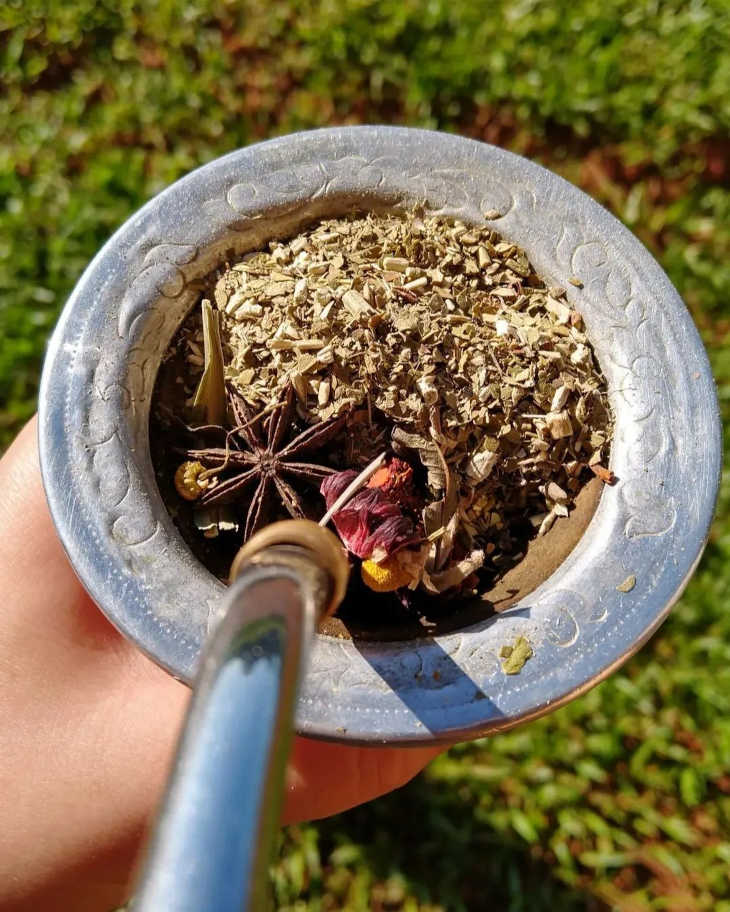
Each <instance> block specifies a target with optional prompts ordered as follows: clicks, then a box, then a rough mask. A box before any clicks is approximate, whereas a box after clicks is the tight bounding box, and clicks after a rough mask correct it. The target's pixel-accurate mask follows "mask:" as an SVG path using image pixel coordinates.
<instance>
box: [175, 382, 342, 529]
mask: <svg viewBox="0 0 730 912" xmlns="http://www.w3.org/2000/svg"><path fill="white" fill-rule="evenodd" d="M228 395H229V403H230V406H231V411H232V413H233V418H234V422H235V425H234V427H233V429H232V430H231V431H229V432H227V446H226V448H222V447H208V448H204V449H188V450H185V455H186V457H187V458H188V459H193V460H197V461H198V462H201V463H202V464H203V465H204V466H206V467H208V468H215V467H218V466H219V467H220V474H219V477H223V480H222V481H219V482H218V484H216V485H214V486H212V487H210V488H209V489H208V490H207V491H206V492H205V493H204V494H203V496H202V497H201V498H200V499H199V500H198V504H199V505H200V506H201V507H215V506H221V505H223V504H230V503H236V502H240V501H244V502H245V500H246V499H247V498H246V494H247V493H248V492H249V491H250V490H251V488H254V490H253V493H252V494H251V497H250V501H249V506H248V510H247V513H246V523H245V526H244V531H243V540H244V541H246V540H247V539H248V538H249V537H250V536H251V535H252V534H253V533H254V532H255V531H256V530H257V529H258V528H259V526H261V525H262V524H263V523H264V521H265V519H266V516H267V513H268V509H267V508H268V507H270V506H271V499H272V497H274V496H275V495H276V494H278V496H279V498H280V500H281V503H282V504H283V506H284V507H285V508H286V510H287V511H288V512H289V514H290V515H291V516H292V517H294V518H295V519H299V518H301V517H303V516H305V507H304V501H303V499H302V497H301V495H300V494H299V493H298V492H297V491H296V490H295V488H294V487H293V486H292V483H291V482H296V481H305V482H309V483H310V484H312V485H314V486H315V487H317V488H318V487H319V485H320V483H321V482H322V479H324V478H326V477H327V476H328V475H331V474H332V473H333V472H335V471H336V470H335V469H333V468H330V467H329V466H325V465H320V464H318V463H315V462H310V461H309V459H308V457H311V456H313V455H314V454H316V453H317V452H318V451H319V450H321V449H322V447H323V446H324V445H325V444H327V443H329V441H330V440H332V438H333V437H334V436H335V435H336V434H337V433H338V432H339V431H340V429H341V428H342V426H343V424H344V421H345V416H344V415H343V416H340V417H339V418H333V419H331V420H329V421H320V422H319V423H318V424H315V425H312V426H311V427H308V428H306V429H305V430H303V431H302V432H301V433H299V434H297V435H296V436H295V437H294V438H293V439H291V440H290V441H289V442H288V443H286V444H285V443H284V441H285V440H286V438H287V437H288V436H290V435H291V429H292V421H293V418H294V405H295V400H294V390H293V388H292V387H291V386H289V388H288V390H287V392H286V396H285V399H284V401H283V402H282V403H280V405H279V406H277V408H276V409H275V410H274V411H273V412H272V413H271V414H270V415H269V416H268V418H266V419H263V418H260V417H259V418H256V417H255V416H254V415H253V413H252V412H251V410H250V408H249V406H248V404H247V403H246V401H245V400H244V399H243V397H242V396H241V395H240V394H239V393H238V392H237V391H236V390H235V389H233V388H232V387H231V388H229V389H228ZM200 430H201V431H205V432H206V433H209V432H210V431H211V430H212V428H211V427H210V426H208V427H206V428H201V429H200ZM220 430H224V429H223V428H221V429H220ZM254 486H255V487H254Z"/></svg>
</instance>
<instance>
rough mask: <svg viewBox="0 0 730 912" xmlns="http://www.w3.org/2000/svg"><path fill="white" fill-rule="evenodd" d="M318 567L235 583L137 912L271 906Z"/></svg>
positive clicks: (248, 575) (254, 572)
mask: <svg viewBox="0 0 730 912" xmlns="http://www.w3.org/2000/svg"><path fill="white" fill-rule="evenodd" d="M310 564H311V562H310ZM312 569H315V570H316V568H311V566H310V578H309V581H308V580H307V574H302V573H301V572H298V571H297V568H296V567H295V566H292V564H291V563H287V562H282V563H280V564H279V563H269V564H263V565H256V564H252V565H250V566H247V567H245V568H244V569H243V570H242V572H241V575H240V576H239V578H238V579H237V580H236V581H235V583H234V584H233V585H232V586H231V588H230V589H229V591H228V593H227V595H226V604H225V606H224V607H225V617H224V618H223V620H222V621H221V623H220V625H219V627H218V629H217V630H216V631H215V633H214V635H213V637H212V641H211V643H210V645H209V647H208V648H207V650H206V653H205V655H204V658H203V661H202V666H201V670H200V674H199V678H198V683H197V686H196V688H195V693H194V696H193V699H192V704H191V708H190V711H189V715H188V719H187V723H186V726H185V730H184V733H183V736H182V740H181V743H180V748H179V752H178V758H177V762H176V765H175V769H174V771H173V774H172V778H171V782H170V785H169V787H168V792H167V796H166V799H165V802H164V806H163V810H162V814H161V816H160V820H159V823H158V827H157V832H156V835H155V837H154V841H153V843H152V847H151V851H150V855H149V858H148V862H147V866H146V869H145V873H144V875H143V878H142V881H141V884H140V887H139V890H138V893H137V899H136V901H135V904H134V909H135V910H137V912H234V910H235V912H240V910H242V909H255V910H258V909H262V908H264V907H265V906H266V894H267V866H268V863H269V855H270V851H271V846H272V841H273V838H274V835H275V832H276V829H277V828H278V825H279V811H280V804H281V794H282V785H283V777H284V773H285V768H286V761H287V758H288V754H289V747H290V741H291V729H292V716H293V710H294V701H295V699H296V692H297V684H298V680H299V675H300V671H301V668H302V666H303V664H304V660H305V658H306V654H307V652H308V647H309V642H310V640H311V637H312V634H313V632H314V625H315V618H316V615H317V614H318V611H317V607H318V606H317V605H316V604H315V602H316V601H317V593H318V592H319V593H321V592H323V591H324V590H323V588H322V587H321V586H320V588H319V589H318V588H317V586H312V585H311V582H312V579H311V572H312ZM320 583H321V580H320Z"/></svg>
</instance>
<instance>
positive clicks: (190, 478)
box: [175, 462, 208, 500]
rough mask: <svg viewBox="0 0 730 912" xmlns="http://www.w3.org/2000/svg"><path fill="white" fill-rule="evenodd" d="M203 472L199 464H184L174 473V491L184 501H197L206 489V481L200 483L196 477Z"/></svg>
mask: <svg viewBox="0 0 730 912" xmlns="http://www.w3.org/2000/svg"><path fill="white" fill-rule="evenodd" d="M204 471H205V467H204V466H203V464H202V463H200V462H184V463H183V464H182V465H181V466H180V467H179V468H178V470H177V472H175V490H176V491H177V493H178V494H179V495H180V497H184V498H185V500H197V499H198V498H199V497H200V495H201V494H202V493H203V491H205V489H206V488H207V487H208V479H207V478H205V479H203V480H201V481H199V480H198V476H199V475H200V473H201V472H204Z"/></svg>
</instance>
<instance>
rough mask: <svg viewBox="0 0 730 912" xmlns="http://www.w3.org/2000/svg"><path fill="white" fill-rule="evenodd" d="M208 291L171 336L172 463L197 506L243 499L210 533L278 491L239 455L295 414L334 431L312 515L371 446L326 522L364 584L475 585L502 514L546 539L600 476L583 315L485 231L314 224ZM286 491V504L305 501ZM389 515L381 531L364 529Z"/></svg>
mask: <svg viewBox="0 0 730 912" xmlns="http://www.w3.org/2000/svg"><path fill="white" fill-rule="evenodd" d="M571 281H573V282H574V283H575V281H578V280H572V279H571ZM209 297H210V298H211V299H212V301H211V303H208V301H205V302H204V312H203V321H202V323H201V320H200V317H199V316H198V315H195V316H193V317H191V318H190V320H189V321H188V323H187V324H186V326H185V327H184V328H183V331H182V335H181V337H180V338H181V343H180V344H181V345H182V348H183V352H184V356H185V360H186V368H187V370H188V371H189V374H190V376H189V377H188V378H187V380H186V382H188V387H187V388H188V390H190V391H191V394H190V396H189V398H188V400H187V402H186V410H187V413H186V414H185V415H183V416H179V417H181V418H182V419H184V422H187V427H188V431H187V432H186V433H187V434H188V439H187V440H186V442H185V445H184V446H183V447H182V448H181V450H180V452H181V455H182V456H184V457H186V458H187V460H188V462H187V463H185V464H184V466H181V468H180V471H181V473H182V475H185V472H187V473H188V476H190V477H191V478H197V477H198V476H199V475H201V474H202V476H203V482H202V483H201V484H202V486H201V489H200V492H199V493H200V498H201V504H202V505H203V506H205V505H213V504H215V505H220V504H235V503H237V502H238V501H239V500H240V502H241V505H243V506H244V507H245V509H243V512H242V513H240V514H239V516H238V519H236V515H235V514H233V515H232V516H231V515H230V514H229V515H227V519H226V521H227V522H228V523H229V524H228V525H227V526H225V527H221V529H222V528H230V527H231V523H232V525H233V526H234V527H235V526H236V525H240V527H241V528H244V527H245V534H246V535H248V534H250V532H251V531H253V529H254V528H255V526H256V522H258V521H259V520H258V519H256V517H254V519H255V520H256V521H254V520H252V518H251V503H252V498H253V501H254V502H257V501H256V498H258V499H259V500H260V499H261V497H262V496H263V493H269V488H268V487H267V485H269V484H270V485H271V491H274V490H278V491H279V494H281V490H282V486H281V479H280V478H278V477H274V475H272V476H271V478H270V479H269V480H268V481H267V480H266V478H267V476H266V475H265V473H264V475H261V473H260V472H259V473H258V474H257V472H254V471H253V469H252V466H254V463H255V464H256V466H258V465H259V462H260V459H261V458H263V457H260V455H255V456H254V455H251V454H252V453H254V454H264V453H265V452H266V446H265V442H266V441H267V440H268V441H271V440H272V439H273V438H276V440H275V442H276V444H277V446H278V445H279V444H280V441H283V440H284V439H285V431H286V428H285V427H284V424H287V423H291V422H292V421H295V423H296V424H297V428H296V430H297V432H298V433H299V434H300V435H301V434H302V433H304V434H305V435H306V433H307V428H308V427H312V426H317V427H321V428H322V429H324V435H322V434H321V433H320V436H321V438H322V441H324V442H326V443H331V441H333V440H334V442H333V443H331V451H330V454H329V455H330V456H331V459H329V460H327V459H325V462H328V463H329V465H328V466H327V467H326V470H325V468H323V467H321V466H319V467H318V468H317V472H316V473H315V476H316V479H317V481H318V483H321V489H322V496H320V497H319V500H318V502H317V501H316V498H315V502H314V507H313V509H314V512H315V513H316V511H317V510H319V513H320V515H321V514H322V513H323V512H324V509H325V503H326V505H327V506H328V507H329V506H331V504H332V503H333V501H334V499H335V497H336V495H337V493H338V492H341V491H342V490H343V488H344V487H345V486H346V484H347V483H348V481H351V480H352V478H353V477H354V476H355V475H357V473H358V471H359V470H361V469H362V467H363V466H364V465H366V464H367V463H368V462H369V461H370V460H372V459H373V457H375V456H377V455H378V454H380V453H383V452H385V454H386V457H387V458H385V460H384V462H383V465H382V466H381V468H380V469H379V475H375V476H373V478H372V479H371V480H370V481H369V482H368V484H367V487H365V488H364V489H363V490H361V491H360V492H358V493H356V494H355V495H354V497H353V499H352V500H351V501H350V502H349V503H348V504H347V506H346V508H343V509H342V510H340V511H339V512H336V513H335V515H334V517H333V519H334V523H335V528H336V529H337V531H338V532H339V533H340V535H341V537H342V538H343V541H344V542H345V544H346V545H347V546H348V548H349V549H350V551H351V552H352V553H353V554H355V555H357V556H358V557H360V558H361V559H362V560H363V566H362V577H363V580H365V582H366V583H367V584H368V585H369V586H370V587H371V588H373V589H375V590H376V591H386V590H388V589H399V588H410V589H415V588H417V587H420V588H422V589H425V590H426V591H428V592H431V593H442V592H448V591H458V590H460V589H463V588H464V587H465V586H466V587H470V588H472V589H474V588H476V589H478V587H479V574H480V573H483V572H484V571H485V570H489V571H490V572H491V573H492V574H494V572H495V571H497V570H498V569H499V567H500V562H503V561H505V560H514V559H515V558H517V557H519V553H518V551H519V548H520V547H522V544H523V541H524V536H523V537H520V536H518V535H516V534H515V531H514V530H515V528H516V526H515V524H516V523H517V524H518V525H519V524H521V525H522V527H524V525H525V523H526V522H529V523H530V524H531V526H532V527H533V528H534V529H535V530H536V532H537V534H544V533H545V532H547V531H548V530H549V529H550V527H551V526H552V525H553V523H554V522H555V521H556V519H559V518H560V517H566V516H568V513H569V510H570V507H571V504H572V503H573V500H574V497H575V495H576V494H577V492H578V490H579V489H580V487H581V486H582V484H583V483H584V482H585V480H586V478H588V477H592V474H595V475H598V476H599V477H600V478H601V479H602V480H604V481H606V482H610V481H611V480H612V476H611V473H610V471H609V469H608V468H606V465H607V460H608V452H609V446H610V439H611V430H612V424H611V414H610V411H609V408H608V405H607V400H606V386H605V381H604V379H603V377H602V375H601V373H600V371H599V370H598V367H597V365H596V362H595V360H594V356H593V352H592V349H591V346H590V344H589V342H588V339H587V338H586V335H585V331H584V327H583V321H582V318H581V315H580V313H579V312H578V311H577V310H575V309H574V308H573V307H572V306H571V304H570V303H569V302H568V300H567V299H566V295H565V292H564V290H562V289H560V288H553V287H549V286H547V285H546V284H545V282H544V281H543V280H542V279H541V278H540V277H539V276H538V275H537V274H536V273H535V271H534V269H533V267H532V266H531V264H530V262H529V261H528V259H527V256H526V254H525V253H524V251H522V250H521V249H520V248H519V247H517V246H516V245H514V244H512V243H509V242H507V241H505V240H503V239H502V238H501V237H500V236H499V235H498V234H496V233H495V232H494V231H491V230H490V229H489V228H487V227H480V226H473V225H465V224H462V223H460V222H450V221H446V220H444V219H438V218H431V217H425V216H423V215H420V214H410V215H407V216H405V217H396V216H387V217H386V216H378V215H374V214H369V215H365V216H351V217H343V218H337V219H329V220H326V221H322V222H319V223H317V224H315V225H313V226H311V227H310V228H308V229H306V230H304V231H302V232H301V233H300V234H299V235H297V236H296V237H295V238H293V239H291V240H286V241H278V240H277V241H273V242H271V243H270V244H269V246H268V249H266V250H260V251H256V252H253V253H250V254H247V255H246V256H244V257H243V259H242V260H241V262H237V263H234V264H233V265H231V266H228V267H226V268H225V269H223V270H221V272H220V273H219V274H218V276H217V277H216V279H215V281H214V285H213V286H212V287H211V290H210V293H209ZM213 305H214V306H213ZM216 312H217V313H216ZM204 334H205V335H206V336H207V338H206V340H205V345H204V346H201V343H202V342H203V341H204V340H203V335H204ZM218 349H219V350H220V356H219V357H220V358H222V361H223V365H224V369H223V371H220V369H218V370H217V371H216V370H214V366H213V364H212V360H211V357H212V356H211V353H212V352H215V351H216V350H218ZM213 360H215V359H213ZM204 368H205V371H204ZM219 368H220V365H219ZM201 373H202V374H203V377H202V380H201ZM193 382H194V383H195V384H197V389H196V390H195V394H194V395H193V394H192V387H191V385H190V384H191V383H193ZM211 391H212V392H211ZM221 397H224V399H225V402H224V404H223V407H222V408H221V404H220V403H221V401H223V399H221ZM216 399H217V400H218V404H217V405H216V406H213V411H214V412H215V413H216V415H217V417H216V420H215V421H213V422H211V421H210V412H206V415H207V416H208V417H207V418H206V420H208V422H209V423H208V426H207V427H203V428H201V426H200V420H199V421H198V425H197V428H198V437H197V438H195V429H196V424H195V421H193V420H192V418H193V416H194V415H195V413H196V411H197V415H198V418H199V419H200V418H201V406H202V405H205V403H206V402H207V403H209V404H210V403H211V402H212V401H213V400H216ZM222 413H225V414H226V415H227V419H226V421H225V422H222V421H221V419H220V415H221V414H222ZM336 419H339V421H337V420H336ZM184 422H183V423H184ZM224 425H225V426H224ZM242 426H244V427H243V430H241V428H242ZM251 427H253V432H252V431H251V430H250V428H251ZM252 433H253V434H254V437H255V438H256V439H255V440H253V438H252V436H251V435H252ZM335 433H339V435H340V436H339V438H338V437H335V436H334V435H335ZM201 434H202V437H201ZM206 435H207V436H206ZM211 435H212V436H211ZM216 435H217V436H216ZM236 435H238V438H236ZM236 439H238V441H239V442H238V443H236ZM286 439H289V437H287V438H286ZM256 447H258V449H256ZM262 447H263V448H262ZM322 452H323V453H324V454H325V455H327V448H326V447H324V449H323V451H322ZM266 458H268V457H266ZM256 460H259V462H256ZM196 462H197V463H198V464H199V465H200V466H201V468H200V469H197V468H191V466H193V465H195V463H196ZM234 463H235V464H236V465H238V466H239V467H238V468H237V469H236V467H235V466H234ZM216 467H217V469H218V472H217V473H216ZM236 471H237V472H238V475H237V476H235V472H236ZM196 473H197V474H196ZM246 473H248V474H247V475H246ZM317 473H318V474H317ZM242 475H246V478H247V479H250V481H251V484H253V482H254V479H255V480H256V484H257V485H258V487H256V491H255V492H254V491H252V490H250V489H249V488H248V487H247V484H248V482H246V481H245V480H244V482H241V481H240V480H239V481H236V480H235V478H236V477H237V478H239V479H240V478H241V477H242ZM234 476H235V477H234ZM338 476H342V477H341V478H339V477H338ZM186 477H187V476H186ZM378 478H379V479H380V480H379V481H378V480H377V479H378ZM310 480H311V479H310ZM376 482H377V483H376ZM284 484H286V483H284ZM216 486H218V487H219V491H220V492H221V493H225V492H228V493H229V494H230V493H231V492H233V493H234V494H235V496H223V497H222V496H217V495H216V493H215V492H216ZM262 486H263V488H262ZM264 489H265V491H264ZM193 490H194V486H193ZM284 490H285V493H286V497H285V496H283V495H282V496H281V499H282V505H283V507H285V508H286V510H288V512H289V513H290V514H292V515H307V514H308V513H311V512H312V511H311V510H309V509H308V507H307V504H306V503H305V502H304V501H303V500H302V499H301V498H300V497H299V496H298V495H296V496H295V495H293V494H292V493H291V489H290V488H289V487H288V485H287V486H286V487H285V488H284ZM315 493H316V492H315ZM181 495H182V496H183V497H185V496H186V495H185V493H184V492H182V491H181ZM244 495H245V497H244ZM322 497H323V498H324V500H323V499H322ZM242 498H243V499H242ZM244 501H245V503H244ZM292 502H294V508H292ZM394 510H397V511H399V512H398V516H396V515H395V513H394ZM254 512H255V511H254ZM273 518H275V517H273ZM315 518H318V517H316V516H315ZM263 520H264V517H261V521H263ZM206 522H210V517H209V516H208V518H207V520H206ZM388 523H390V525H388ZM348 524H349V525H348ZM399 524H400V525H399ZM396 526H398V528H399V530H400V531H399V533H398V535H399V536H400V537H398V536H396V537H395V538H394V539H393V541H390V542H389V540H388V537H387V535H385V534H384V533H383V534H381V531H382V529H386V528H391V527H392V528H393V529H395V528H396ZM205 528H206V529H207V531H208V533H210V532H211V528H213V530H215V522H213V526H212V527H211V526H210V525H208V526H206V527H205ZM239 534H240V529H239ZM394 535H395V533H394ZM378 536H380V537H378ZM371 540H372V542H373V544H372V547H371V550H370V553H366V551H367V549H368V547H370V546H369V545H367V544H363V542H365V543H367V542H368V541H371ZM355 541H357V543H358V544H357V546H355V545H353V542H355ZM358 548H360V550H358ZM363 548H364V549H365V550H364V551H363V550H362V549H363Z"/></svg>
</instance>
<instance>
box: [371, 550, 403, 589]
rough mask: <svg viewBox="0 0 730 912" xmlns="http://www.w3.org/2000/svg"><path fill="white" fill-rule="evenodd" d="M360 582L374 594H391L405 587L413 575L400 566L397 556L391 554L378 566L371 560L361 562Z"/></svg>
mask: <svg viewBox="0 0 730 912" xmlns="http://www.w3.org/2000/svg"><path fill="white" fill-rule="evenodd" d="M360 575H361V576H362V581H363V582H364V583H365V585H366V586H368V587H369V588H370V589H372V590H373V591H374V592H393V590H394V589H400V588H401V587H402V586H407V585H408V583H410V582H411V580H412V579H413V574H412V573H410V572H409V571H408V570H407V569H405V568H404V567H402V566H401V564H400V562H399V560H398V555H397V554H393V555H391V556H390V557H388V558H386V559H385V560H384V561H383V562H382V563H380V564H378V563H376V562H375V561H373V560H366V561H363V562H362V567H361V568H360Z"/></svg>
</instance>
